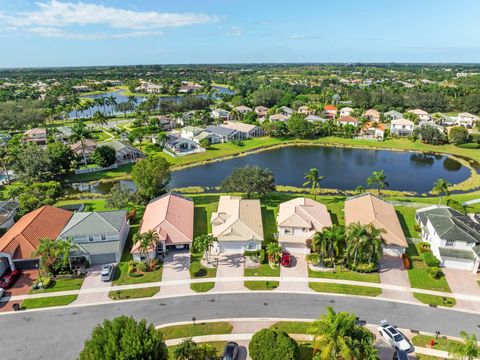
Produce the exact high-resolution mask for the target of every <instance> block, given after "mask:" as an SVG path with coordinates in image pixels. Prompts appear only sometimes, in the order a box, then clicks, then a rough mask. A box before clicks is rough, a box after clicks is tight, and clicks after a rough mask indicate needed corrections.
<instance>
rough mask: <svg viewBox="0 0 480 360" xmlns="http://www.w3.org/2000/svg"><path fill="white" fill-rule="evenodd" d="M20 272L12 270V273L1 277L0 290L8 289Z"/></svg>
mask: <svg viewBox="0 0 480 360" xmlns="http://www.w3.org/2000/svg"><path fill="white" fill-rule="evenodd" d="M20 274H21V272H20V270H13V271H12V272H10V273H8V274H7V275H3V277H2V279H1V280H0V288H2V289H8V288H9V287H10V286H12V285H13V284H14V283H15V281H16V280H17V279H18V277H19V276H20Z"/></svg>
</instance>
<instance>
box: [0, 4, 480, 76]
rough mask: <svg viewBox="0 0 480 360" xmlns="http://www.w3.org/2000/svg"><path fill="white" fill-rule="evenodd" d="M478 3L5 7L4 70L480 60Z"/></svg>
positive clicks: (0, 52)
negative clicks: (205, 64) (143, 65)
mask: <svg viewBox="0 0 480 360" xmlns="http://www.w3.org/2000/svg"><path fill="white" fill-rule="evenodd" d="M479 14H480V1H479V0H456V1H452V0H310V1H307V0H168V1H166V0H122V1H118V0H117V1H113V0H82V1H77V0H36V1H25V0H0V68H14V67H50V66H86V65H132V64H193V63H272V62H275V63H283V62H292V63H293V62H295V63H301V62H318V63H322V62H340V63H344V62H435V63H440V62H469V63H480V21H479Z"/></svg>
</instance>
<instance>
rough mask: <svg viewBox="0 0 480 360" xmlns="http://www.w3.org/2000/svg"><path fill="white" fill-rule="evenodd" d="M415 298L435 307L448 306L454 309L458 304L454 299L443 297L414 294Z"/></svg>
mask: <svg viewBox="0 0 480 360" xmlns="http://www.w3.org/2000/svg"><path fill="white" fill-rule="evenodd" d="M413 296H415V298H416V299H417V300H419V301H421V302H422V303H424V304H428V305H435V306H446V307H453V306H455V304H456V303H457V302H456V301H455V299H454V298H451V297H445V298H444V297H442V296H436V295H429V294H421V293H416V292H414V293H413Z"/></svg>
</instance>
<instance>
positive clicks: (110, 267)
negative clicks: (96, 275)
mask: <svg viewBox="0 0 480 360" xmlns="http://www.w3.org/2000/svg"><path fill="white" fill-rule="evenodd" d="M114 273H115V264H107V265H103V266H102V272H101V273H100V279H102V281H111V280H112V278H113V274H114Z"/></svg>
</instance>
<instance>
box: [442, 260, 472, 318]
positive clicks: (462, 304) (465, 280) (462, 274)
mask: <svg viewBox="0 0 480 360" xmlns="http://www.w3.org/2000/svg"><path fill="white" fill-rule="evenodd" d="M442 271H443V273H444V274H445V277H446V279H447V282H448V285H449V286H450V290H452V293H458V294H470V295H474V296H479V297H480V286H479V285H478V283H477V280H480V278H479V276H478V275H475V274H472V272H471V271H467V270H457V269H442ZM456 300H457V304H456V305H455V307H456V308H457V307H458V308H462V309H472V310H475V311H480V302H477V301H469V300H463V299H456Z"/></svg>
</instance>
